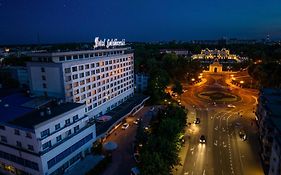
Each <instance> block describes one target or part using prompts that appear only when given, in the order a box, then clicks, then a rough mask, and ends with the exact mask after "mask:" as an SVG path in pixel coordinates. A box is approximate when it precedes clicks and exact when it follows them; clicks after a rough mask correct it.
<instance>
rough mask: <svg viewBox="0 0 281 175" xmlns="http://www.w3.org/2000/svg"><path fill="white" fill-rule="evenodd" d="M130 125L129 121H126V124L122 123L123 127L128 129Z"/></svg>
mask: <svg viewBox="0 0 281 175" xmlns="http://www.w3.org/2000/svg"><path fill="white" fill-rule="evenodd" d="M129 126H130V125H129V123H124V124H123V125H122V129H127V128H128V127H129Z"/></svg>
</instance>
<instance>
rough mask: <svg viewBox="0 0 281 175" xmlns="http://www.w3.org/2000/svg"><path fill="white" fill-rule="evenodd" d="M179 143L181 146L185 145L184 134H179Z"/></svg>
mask: <svg viewBox="0 0 281 175" xmlns="http://www.w3.org/2000/svg"><path fill="white" fill-rule="evenodd" d="M179 141H180V142H181V143H182V144H184V143H185V140H184V134H181V135H180V136H179Z"/></svg>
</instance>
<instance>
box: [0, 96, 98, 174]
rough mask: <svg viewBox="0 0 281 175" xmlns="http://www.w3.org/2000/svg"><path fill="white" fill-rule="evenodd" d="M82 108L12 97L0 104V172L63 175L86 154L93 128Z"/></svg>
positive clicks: (44, 99)
mask: <svg viewBox="0 0 281 175" xmlns="http://www.w3.org/2000/svg"><path fill="white" fill-rule="evenodd" d="M85 106H86V104H80V103H61V102H59V101H58V102H52V101H50V100H48V99H46V98H36V99H31V98H30V97H26V96H23V95H21V94H13V95H10V96H7V97H4V98H2V99H1V102H0V170H1V172H3V173H5V174H6V173H7V172H9V173H10V174H33V175H42V174H46V175H47V174H63V173H64V172H65V171H66V170H67V169H68V168H69V167H71V166H72V165H73V164H74V163H75V162H77V161H79V160H80V159H81V158H82V157H84V156H85V155H86V154H88V153H89V152H90V147H91V146H92V144H93V142H94V141H95V140H96V128H95V124H94V123H93V122H91V119H90V118H89V116H88V115H86V114H85Z"/></svg>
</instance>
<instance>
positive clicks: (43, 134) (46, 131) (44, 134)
mask: <svg viewBox="0 0 281 175" xmlns="http://www.w3.org/2000/svg"><path fill="white" fill-rule="evenodd" d="M49 134H50V129H46V130H44V131H42V132H41V138H44V137H46V136H48V135H49Z"/></svg>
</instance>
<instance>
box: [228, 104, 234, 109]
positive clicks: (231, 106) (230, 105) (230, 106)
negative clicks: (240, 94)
mask: <svg viewBox="0 0 281 175" xmlns="http://www.w3.org/2000/svg"><path fill="white" fill-rule="evenodd" d="M227 107H228V108H235V107H236V106H234V105H232V104H228V105H227Z"/></svg>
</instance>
